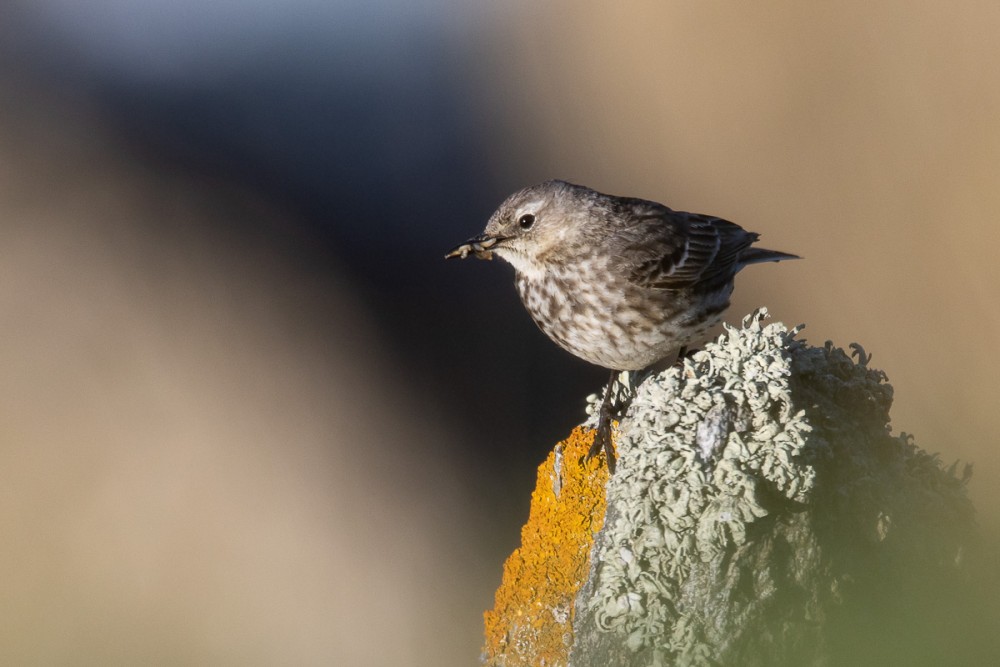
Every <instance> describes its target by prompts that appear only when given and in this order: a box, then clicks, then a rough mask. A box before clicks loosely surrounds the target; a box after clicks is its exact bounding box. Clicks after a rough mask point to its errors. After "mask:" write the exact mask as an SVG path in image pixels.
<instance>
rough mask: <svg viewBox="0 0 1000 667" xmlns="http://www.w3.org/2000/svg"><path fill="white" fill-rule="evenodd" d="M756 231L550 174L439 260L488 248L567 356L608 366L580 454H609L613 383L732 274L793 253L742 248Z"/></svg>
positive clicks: (672, 345)
mask: <svg viewBox="0 0 1000 667" xmlns="http://www.w3.org/2000/svg"><path fill="white" fill-rule="evenodd" d="M758 237H759V235H758V234H756V233H754V232H749V231H747V230H745V229H743V228H742V227H740V226H739V225H737V224H735V223H733V222H729V221H728V220H723V219H722V218H718V217H715V216H711V215H703V214H699V213H687V212H683V211H675V210H672V209H670V208H668V207H667V206H665V205H663V204H660V203H657V202H654V201H649V200H645V199H639V198H635V197H619V196H615V195H609V194H604V193H601V192H598V191H596V190H592V189H590V188H588V187H585V186H582V185H575V184H573V183H568V182H566V181H561V180H549V181H545V182H543V183H539V184H537V185H532V186H530V187H526V188H524V189H522V190H519V191H517V192H515V193H514V194H512V195H510V196H509V197H508V198H507V199H506V200H505V201H504V202H503V203H502V204H501V205H500V207H499V208H498V209H497V210H496V211H495V212H494V213H493V215H492V216H490V218H489V221H488V222H487V224H486V228H485V229H484V230H483V232H482V233H481V234H479V235H478V236H475V237H473V238H471V239H469V240H468V241H466V242H464V243H462V244H460V245H458V246H456V247H455V248H453V249H452V250H451V251H449V252H448V253H447V254H446V255H445V258H446V259H451V258H461V259H465V258H466V257H468V256H470V255H471V256H473V257H476V258H478V259H487V260H488V259H492V258H493V256H494V255H496V256H498V257H500V258H501V259H503V260H505V261H506V262H508V263H509V264H510V265H511V266H513V268H514V285H515V287H516V289H517V293H518V295H519V296H520V298H521V302H522V303H523V304H524V307H525V309H526V310H527V311H528V314H529V315H530V316H531V319H532V320H534V322H535V324H537V325H538V327H539V328H540V329H541V330H542V331H543V332H544V333H545V334H546V335H547V336H548V337H549V338H551V339H552V340H553V341H554V342H555V343H556V344H558V345H559V346H560V347H562V348H563V349H565V350H567V351H568V352H570V353H571V354H573V355H575V356H577V357H579V358H580V359H583V360H584V361H588V362H590V363H591V364H595V365H597V366H601V367H603V368H606V369H609V370H610V371H611V378H610V380H609V381H608V385H607V387H606V389H605V391H604V397H603V400H602V402H601V407H600V410H599V413H598V415H599V416H598V423H597V428H596V431H595V435H594V443H593V446H592V447H591V449H590V451H589V452H588V454H587V457H588V458H589V457H593V456H596V455H597V454H598V453H599V452H600V451H601V450H602V449H603V451H604V452H605V453H606V455H607V465H608V470H609V472H610V473H612V474H613V473H614V469H615V457H614V449H613V443H612V436H611V422H612V419H613V418H614V415H615V410H616V407H615V406H613V401H612V385H613V384H614V382H615V379H616V378H617V377H618V376H619V374H620V373H621V372H622V371H638V370H643V369H646V368H648V367H650V366H652V365H654V364H656V363H657V362H660V361H662V360H663V359H666V358H667V357H669V356H670V355H672V354H673V353H674V352H676V353H677V355H678V360H680V359H681V358H682V357H683V355H684V354H685V352H686V350H687V347H688V346H689V345H691V344H692V343H695V342H697V341H699V339H701V338H703V337H704V336H705V334H706V333H707V332H708V330H709V329H711V328H712V327H713V326H714V325H716V324H717V323H718V322H719V321H720V320H721V319H722V314H723V312H724V311H725V310H726V308H728V307H729V298H730V295H731V294H732V292H733V281H734V278H735V276H736V274H737V273H738V272H739V271H740V270H741V269H742V268H743V267H745V266H748V265H750V264H757V263H760V262H778V261H782V260H790V259H800V258H799V257H798V256H797V255H793V254H789V253H785V252H779V251H776V250H767V249H764V248H757V247H753V244H754V243H755V242H756V241H757V239H758Z"/></svg>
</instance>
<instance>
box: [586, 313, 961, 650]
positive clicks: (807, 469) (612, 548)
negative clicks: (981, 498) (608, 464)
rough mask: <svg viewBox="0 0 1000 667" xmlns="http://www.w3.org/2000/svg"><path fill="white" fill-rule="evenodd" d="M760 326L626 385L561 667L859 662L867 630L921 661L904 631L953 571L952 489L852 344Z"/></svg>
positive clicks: (747, 324)
mask: <svg viewBox="0 0 1000 667" xmlns="http://www.w3.org/2000/svg"><path fill="white" fill-rule="evenodd" d="M764 316H766V311H760V312H758V313H755V314H754V315H752V316H750V317H748V318H747V319H746V320H744V325H743V327H742V328H739V329H737V328H727V331H726V333H725V334H724V335H723V336H721V337H720V338H719V339H718V340H717V341H714V342H712V343H709V344H707V345H706V346H705V348H704V349H703V350H701V351H699V352H697V353H696V354H694V355H693V356H692V357H690V358H688V359H686V360H685V361H684V364H683V368H678V367H674V368H670V369H668V370H667V371H664V372H662V373H659V374H657V375H653V376H651V377H649V378H647V379H646V380H645V381H644V382H642V383H641V384H640V385H639V387H638V388H637V389H636V395H635V398H634V400H633V401H632V404H631V407H630V408H629V410H628V412H627V414H626V415H625V417H624V419H623V420H622V423H621V425H620V430H619V433H618V438H617V443H618V452H619V470H618V472H617V473H616V474H615V476H614V477H613V478H612V479H611V480H610V481H609V483H608V487H607V494H608V507H607V516H606V519H605V527H604V529H603V530H602V532H601V533H600V535H599V536H598V539H597V541H596V542H595V546H594V556H593V557H592V560H591V563H592V564H591V568H592V569H591V573H590V577H589V580H588V582H587V584H586V586H585V587H584V588H583V589H582V590H581V592H580V595H579V596H578V598H577V607H578V613H577V622H576V626H575V629H576V637H577V642H576V644H575V646H574V649H573V653H572V658H571V664H573V665H580V666H584V665H593V664H614V665H665V664H683V665H716V664H740V665H755V664H756V665H776V664H830V663H831V662H832V663H833V664H839V663H838V661H839V660H841V659H843V660H845V661H846V662H850V659H849V658H848V655H849V654H851V653H852V652H854V658H855V659H856V660H861V661H862V662H863V663H865V664H867V660H866V659H863V656H866V655H867V656H869V657H870V656H872V655H873V654H874V653H878V652H879V651H880V650H882V649H881V648H880V646H881V642H880V638H879V636H878V635H879V634H881V639H885V640H886V641H887V642H889V643H890V644H892V645H893V646H896V645H897V644H899V643H900V642H902V643H903V644H906V642H910V644H909V645H910V646H913V647H918V646H919V647H920V648H916V649H915V650H913V651H904V652H898V651H897V652H896V653H893V654H892V655H893V656H894V657H897V658H898V657H901V656H902V655H911V654H912V655H913V656H921V657H926V655H927V654H926V651H927V650H929V649H930V648H932V647H930V646H929V645H928V644H927V642H926V641H924V640H925V639H926V633H923V636H920V633H911V632H910V631H911V630H913V628H915V627H917V625H921V626H922V627H923V626H926V625H927V622H926V620H923V621H921V622H920V623H917V622H916V619H917V617H919V618H921V619H926V618H929V617H938V616H939V615H940V614H938V613H936V611H935V610H934V609H932V608H931V607H930V606H928V605H923V606H922V607H920V608H919V609H915V608H913V602H914V601H916V600H917V598H920V599H924V598H925V597H926V596H927V595H932V596H933V595H935V594H937V593H940V592H941V589H942V588H953V587H951V586H950V584H949V585H946V586H942V585H941V582H944V581H948V582H950V583H956V582H958V581H960V580H961V578H962V556H963V553H965V552H966V550H967V549H968V548H969V547H970V546H971V544H972V543H974V542H975V529H974V528H975V527H974V522H973V512H972V508H971V506H970V504H969V502H968V500H967V499H966V496H965V492H964V488H963V484H964V478H963V479H959V478H958V477H956V476H955V475H954V474H953V473H954V470H950V471H946V470H943V469H942V468H941V466H940V464H939V462H938V460H937V459H936V457H933V456H930V455H928V454H926V453H924V452H922V451H920V450H918V449H917V448H916V447H915V446H914V445H913V444H912V442H911V441H910V439H909V438H908V437H906V436H900V437H893V436H892V435H891V434H890V429H889V426H888V424H889V407H890V405H891V403H892V388H891V386H890V385H888V384H887V383H886V378H885V375H884V374H883V373H882V372H881V371H877V370H874V369H871V368H869V367H868V365H867V362H868V358H867V357H866V356H865V354H864V351H863V350H861V349H860V348H859V347H856V348H855V356H856V357H857V361H856V362H855V361H854V360H852V358H851V357H849V356H848V355H847V354H846V353H845V352H844V351H843V350H841V349H838V348H835V347H833V346H832V345H831V344H829V343H828V344H827V345H826V346H824V347H821V348H817V347H811V346H809V345H807V344H806V343H805V342H804V341H802V340H800V339H798V338H797V337H796V336H797V334H798V332H799V329H792V330H787V329H786V328H785V327H784V326H782V325H781V324H770V325H767V326H765V325H764V324H763V323H762V320H763V317H764ZM946 597H947V598H948V600H950V601H951V602H955V600H954V597H955V594H954V592H951V593H949V594H948V595H947V596H946ZM940 600H941V601H942V602H944V601H945V600H944V598H940ZM901 616H902V617H907V618H910V620H911V621H913V622H912V623H910V624H909V625H908V624H907V622H903V623H901V622H900V620H899V619H900V618H901ZM911 617H912V618H911ZM873 621H875V622H877V623H879V624H880V625H879V631H878V633H876V635H874V636H871V637H866V635H867V634H868V633H870V627H871V623H872V622H873ZM931 625H933V623H931ZM911 634H912V636H911ZM859 650H860V652H858V651H859Z"/></svg>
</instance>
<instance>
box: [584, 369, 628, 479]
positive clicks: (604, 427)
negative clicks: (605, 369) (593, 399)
mask: <svg viewBox="0 0 1000 667" xmlns="http://www.w3.org/2000/svg"><path fill="white" fill-rule="evenodd" d="M617 380H618V371H611V378H610V379H609V380H608V386H607V388H606V389H605V390H604V400H603V401H601V409H600V411H599V412H598V413H597V431H596V432H595V433H594V444H593V445H591V446H590V451H589V452H587V458H588V459H590V458H593V457H595V456H597V454H598V453H600V451H601V450H602V449H603V450H604V453H605V454H607V457H608V472H609V473H610V474H612V475H613V474H615V450H614V447H613V446H612V442H611V420H612V418H613V417H614V416H615V412H616V411H617V409H618V408H619V407H620V406H614V405H612V401H611V396H612V394H613V393H614V385H615V382H616V381H617Z"/></svg>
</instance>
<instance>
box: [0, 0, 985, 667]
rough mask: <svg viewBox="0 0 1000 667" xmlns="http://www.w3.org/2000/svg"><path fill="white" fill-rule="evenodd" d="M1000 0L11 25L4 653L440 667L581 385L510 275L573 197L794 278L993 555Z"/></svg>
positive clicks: (1, 240) (589, 380)
mask: <svg viewBox="0 0 1000 667" xmlns="http://www.w3.org/2000/svg"><path fill="white" fill-rule="evenodd" d="M998 34H1000V5H997V3H995V2H989V1H986V0H983V1H980V2H976V1H971V0H965V1H960V2H953V3H914V2H905V1H903V0H889V1H885V2H880V3H869V2H860V1H858V2H850V1H848V2H840V3H833V4H830V3H799V2H791V1H788V2H772V3H763V4H762V3H745V2H735V1H731V2H710V3H708V2H699V3H695V2H680V1H673V2H662V1H657V2H651V1H650V2H626V3H615V4H613V5H612V4H611V3H600V2H579V1H577V2H566V1H557V2H551V3H545V4H541V3H533V2H525V1H522V2H517V1H515V2H507V3H479V2H472V1H471V0H469V1H466V0H431V1H430V2H424V3H409V2H403V1H402V0H383V1H381V2H377V3H370V2H361V1H355V0H346V1H344V2H334V3H330V2H320V1H318V0H285V1H284V2H281V3H271V2H262V1H257V0H243V1H238V0H226V1H220V2H214V3H202V2H195V1H194V0H170V1H169V2H168V1H167V0H146V1H144V2H141V1H140V2H136V1H132V2H129V1H128V0H92V1H91V2H87V3H80V2H75V1H72V0H30V1H27V0H25V1H24V2H20V1H17V0H15V1H14V2H7V3H4V4H3V5H2V6H0V332H2V334H0V335H2V339H0V341H2V344H0V535H2V538H3V543H4V547H3V549H0V587H2V589H3V591H4V594H3V596H2V600H3V601H2V602H0V628H2V629H0V660H2V662H4V663H9V664H67V663H72V664H109V663H112V662H114V663H118V664H151V663H156V664H195V663H197V664H241V665H243V664H279V663H280V664H340V665H362V666H363V665H373V666H374V665H390V664H393V665H402V664H406V665H435V666H436V665H464V664H471V663H473V662H474V660H475V659H476V656H477V655H478V647H479V645H480V641H481V617H480V613H481V611H482V610H483V609H485V608H486V607H488V606H489V605H490V603H491V599H492V591H493V589H494V587H495V586H496V584H497V582H498V580H499V574H500V566H501V563H502V560H503V558H504V557H505V556H506V554H507V553H509V551H510V550H511V549H513V548H514V547H516V546H517V543H518V540H519V536H518V527H519V525H520V523H521V522H522V521H523V520H524V518H525V514H526V511H527V506H528V499H529V494H530V490H531V487H532V485H533V482H534V472H535V466H536V465H537V464H538V463H539V462H540V461H541V460H542V458H543V456H544V454H545V453H546V452H547V450H548V448H549V447H550V446H551V444H552V443H553V442H554V441H555V440H557V439H559V438H561V437H563V436H564V435H565V434H566V433H567V432H568V431H569V429H570V428H571V427H572V426H573V425H574V424H576V423H578V422H579V421H580V420H581V419H582V417H583V399H584V397H585V395H586V394H588V393H590V392H592V391H596V390H597V389H598V388H599V386H600V384H601V382H602V381H603V380H604V375H605V374H604V371H602V370H600V369H595V368H591V367H587V366H586V364H583V363H582V362H578V361H577V360H575V359H573V358H572V357H570V356H569V355H568V354H566V353H564V352H562V351H561V350H559V349H558V348H556V347H555V346H554V345H552V344H551V343H549V342H548V341H547V340H546V339H545V338H544V337H543V336H542V334H540V333H539V332H537V331H536V330H535V329H534V326H533V325H532V323H531V322H530V320H529V319H528V317H527V315H526V314H525V313H524V312H523V310H522V308H521V307H520V305H519V303H518V302H517V297H516V295H515V293H514V290H513V288H512V286H511V275H510V270H509V267H506V266H503V265H500V264H496V263H495V264H486V263H480V262H472V261H467V262H462V263H455V262H448V263H446V262H444V261H443V260H442V255H443V253H444V251H445V250H447V249H448V248H449V247H451V246H452V245H454V244H455V243H457V242H460V241H462V240H464V239H465V238H467V237H468V236H470V235H472V234H473V233H477V232H478V231H479V230H480V228H481V227H482V225H483V224H484V223H485V220H486V218H487V216H488V215H489V213H490V212H491V211H492V210H493V208H495V206H496V205H497V204H498V203H499V202H500V201H501V200H502V199H503V198H504V197H505V196H506V195H507V194H508V193H509V192H511V191H513V190H515V189H517V188H519V187H522V186H524V185H527V184H530V183H532V182H536V181H540V180H543V179H546V178H553V177H558V178H563V179H567V180H572V181H576V182H580V183H584V184H587V185H590V186H592V187H595V188H597V189H600V190H603V191H606V192H612V193H617V194H628V195H634V196H642V197H647V198H651V199H657V200H660V201H664V202H666V203H668V204H670V205H671V206H673V207H674V208H679V209H686V210H695V211H699V212H705V213H712V214H715V215H720V216H723V217H727V218H729V219H732V220H734V221H736V222H739V223H740V224H742V225H743V226H745V227H747V228H748V229H751V230H754V231H757V232H760V233H761V234H762V235H763V238H764V241H765V245H767V246H770V247H774V248H777V249H781V250H786V251H790V252H795V253H799V254H801V255H803V256H804V257H805V258H806V259H805V260H804V261H801V262H794V263H786V264H782V265H780V266H774V265H768V266H764V267H754V268H752V269H750V270H748V271H746V272H745V273H744V274H742V275H741V276H740V279H739V281H738V288H737V292H736V299H735V302H734V307H733V308H732V310H731V311H730V317H729V319H730V321H732V322H737V321H739V318H740V317H741V316H742V315H743V314H744V313H746V312H749V311H750V310H751V309H752V308H754V307H755V306H758V305H762V304H766V305H767V306H768V307H769V309H770V310H771V312H772V313H773V315H774V316H775V317H776V319H779V320H782V321H784V322H786V323H787V324H789V325H792V324H797V323H800V322H803V323H805V324H806V325H807V328H806V330H805V336H806V337H807V338H808V339H810V340H811V341H813V342H814V343H822V342H823V341H825V340H827V339H832V340H833V341H834V342H835V343H837V344H838V345H842V346H846V345H847V344H848V343H851V342H853V341H857V342H860V343H861V344H862V345H864V346H865V348H866V349H867V350H868V351H869V352H871V353H873V355H874V361H873V365H875V366H878V367H880V368H882V369H884V370H885V371H886V372H887V373H888V375H889V378H890V380H891V381H892V383H893V384H894V386H895V388H896V405H895V408H894V411H893V415H894V427H895V429H896V430H898V431H906V432H910V433H913V434H915V436H916V439H917V443H918V444H920V445H921V446H923V447H925V448H927V449H930V450H933V451H938V452H940V453H941V456H942V459H943V460H944V461H946V462H950V461H953V460H956V459H961V460H962V461H972V462H974V464H975V474H974V477H973V480H972V482H971V493H972V497H973V499H974V501H975V503H976V505H977V507H978V508H979V511H980V516H981V522H982V524H983V528H984V531H985V532H986V533H987V534H988V535H991V536H994V537H995V536H996V534H997V532H998V527H1000V512H998V511H997V505H998V499H1000V498H998V496H1000V494H998V491H997V489H998V488H1000V484H997V482H996V480H997V479H998V478H1000V449H998V447H997V444H996V440H997V438H996V434H997V432H998V430H1000V409H998V390H997V377H1000V359H998V356H997V354H996V346H997V340H998V333H1000V305H998V301H997V292H998V288H1000V269H998V267H997V261H996V259H995V256H996V252H997V250H996V246H997V243H998V241H1000V228H998V225H1000V40H997V38H996V37H997V35H998Z"/></svg>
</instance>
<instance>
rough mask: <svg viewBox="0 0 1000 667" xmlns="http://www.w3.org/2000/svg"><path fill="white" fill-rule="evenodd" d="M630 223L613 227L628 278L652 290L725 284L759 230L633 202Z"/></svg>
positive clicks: (628, 217) (619, 259)
mask: <svg viewBox="0 0 1000 667" xmlns="http://www.w3.org/2000/svg"><path fill="white" fill-rule="evenodd" d="M635 206H636V208H634V209H633V212H632V215H630V216H626V218H625V219H628V220H630V224H628V225H623V226H622V227H620V228H618V229H617V230H616V231H615V232H614V236H615V237H616V239H615V244H616V245H618V247H621V248H622V249H623V251H622V252H621V253H620V254H619V255H618V261H619V262H621V263H622V266H621V267H620V268H621V269H622V270H623V271H624V273H625V275H627V276H628V277H629V280H630V281H631V282H633V283H636V284H638V285H642V286H644V287H650V288H654V289H683V288H689V287H694V286H704V287H706V288H710V287H714V286H718V285H722V284H725V283H726V282H728V281H729V279H730V278H731V277H732V275H733V273H735V272H736V270H737V264H738V263H739V258H740V254H741V253H742V252H743V251H745V250H746V249H747V248H748V247H750V245H751V244H752V243H753V242H754V241H756V240H757V235H756V234H754V233H752V232H748V231H746V230H744V229H743V228H742V227H740V226H739V225H736V224H734V223H732V222H729V221H727V220H722V219H721V218H715V217H712V216H708V215H701V214H698V213H684V212H681V211H672V210H670V209H668V208H666V207H663V206H659V205H650V206H646V207H645V208H644V209H643V207H642V206H641V205H635Z"/></svg>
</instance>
